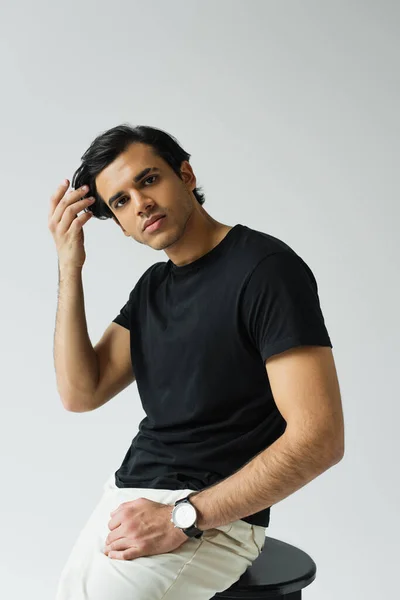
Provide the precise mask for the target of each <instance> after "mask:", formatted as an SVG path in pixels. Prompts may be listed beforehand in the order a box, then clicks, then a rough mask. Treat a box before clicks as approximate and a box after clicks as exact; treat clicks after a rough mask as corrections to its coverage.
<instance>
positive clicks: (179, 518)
mask: <svg viewBox="0 0 400 600" xmlns="http://www.w3.org/2000/svg"><path fill="white" fill-rule="evenodd" d="M174 520H175V524H176V525H177V526H178V527H180V528H181V529H187V527H191V526H192V525H194V523H195V521H196V510H195V508H194V506H192V505H191V504H189V503H188V502H182V503H181V504H178V506H176V507H175V509H174Z"/></svg>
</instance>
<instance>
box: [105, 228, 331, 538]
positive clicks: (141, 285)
mask: <svg viewBox="0 0 400 600" xmlns="http://www.w3.org/2000/svg"><path fill="white" fill-rule="evenodd" d="M114 322H115V323H118V324H119V325H122V326H123V327H126V328H127V329H129V330H130V332H131V358H132V366H133V371H134V373H135V376H136V382H137V387H138V392H139V396H140V399H141V402H142V405H143V409H144V411H145V413H146V417H145V418H144V419H143V420H142V421H141V423H140V425H139V431H138V433H137V435H136V436H135V438H134V439H133V440H132V443H131V446H130V447H129V449H128V451H127V453H126V455H125V458H124V459H123V462H122V464H121V466H120V468H119V469H118V470H117V471H116V473H115V483H116V486H117V487H120V488H123V487H143V488H163V489H184V488H190V489H194V490H202V489H204V488H206V487H209V486H211V485H213V484H215V483H217V482H219V481H221V480H222V479H225V478H227V477H228V476H229V475H232V474H233V473H234V472H236V471H238V470H239V469H240V468H241V467H242V466H244V465H245V464H246V463H247V462H249V461H250V460H251V459H252V458H253V457H254V456H255V455H256V454H259V453H260V452H261V451H262V450H264V449H265V448H267V447H268V446H270V445H271V444H272V443H273V442H274V441H275V440H276V439H278V438H279V437H280V436H281V435H282V433H283V432H284V431H285V428H286V421H285V420H284V418H283V417H282V415H281V414H280V412H279V410H278V408H277V406H276V404H275V402H274V398H273V395H272V392H271V388H270V385H269V380H268V375H267V371H266V368H265V360H266V359H267V358H268V357H269V356H272V355H273V354H277V353H279V352H283V351H284V350H287V349H289V348H293V347H295V346H300V345H317V346H330V347H331V348H332V347H333V346H332V344H331V340H330V338H329V335H328V332H327V329H326V327H325V322H324V318H323V315H322V312H321V307H320V302H319V298H318V289H317V283H316V280H315V278H314V275H313V273H312V272H311V270H310V268H309V267H308V266H307V264H306V263H305V262H304V261H303V260H302V259H301V258H300V256H299V255H297V254H296V253H295V252H294V251H293V250H292V249H291V248H290V247H289V246H288V245H287V244H285V243H284V242H283V241H281V240H279V239H278V238H275V237H273V236H271V235H269V234H266V233H263V232H260V231H256V230H254V229H251V228H249V227H247V226H244V225H240V224H238V225H235V226H234V227H233V228H232V229H230V230H229V231H228V233H227V234H226V236H225V237H224V238H223V240H222V241H221V242H220V243H219V244H217V246H215V247H214V248H213V249H212V250H211V251H209V252H208V253H207V254H205V255H203V256H201V257H200V258H199V259H197V260H195V261H193V262H191V263H189V264H187V265H183V266H180V267H179V266H176V265H175V264H174V263H173V262H172V261H171V260H168V261H167V262H158V263H155V264H153V265H152V266H151V267H150V268H149V269H147V270H146V271H145V273H144V274H143V275H142V276H141V277H140V279H139V280H138V282H137V283H136V285H135V287H134V289H133V290H132V291H131V293H130V295H129V299H128V301H127V302H126V304H125V305H124V306H123V307H122V308H121V311H120V313H119V315H118V316H117V317H116V318H115V319H114ZM269 517H270V507H268V508H266V509H264V510H262V511H260V512H257V513H255V514H253V515H248V516H246V517H244V518H243V520H244V521H247V522H248V523H252V524H255V525H262V526H263V527H267V526H268V524H269Z"/></svg>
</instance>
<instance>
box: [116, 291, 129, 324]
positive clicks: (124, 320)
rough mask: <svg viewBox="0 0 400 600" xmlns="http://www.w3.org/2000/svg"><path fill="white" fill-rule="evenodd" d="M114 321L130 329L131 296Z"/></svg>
mask: <svg viewBox="0 0 400 600" xmlns="http://www.w3.org/2000/svg"><path fill="white" fill-rule="evenodd" d="M113 323H117V324H118V325H122V327H125V328H126V329H130V297H129V300H128V301H127V302H126V303H125V304H124V306H123V307H122V308H121V310H120V311H119V314H118V315H117V316H116V317H115V319H113Z"/></svg>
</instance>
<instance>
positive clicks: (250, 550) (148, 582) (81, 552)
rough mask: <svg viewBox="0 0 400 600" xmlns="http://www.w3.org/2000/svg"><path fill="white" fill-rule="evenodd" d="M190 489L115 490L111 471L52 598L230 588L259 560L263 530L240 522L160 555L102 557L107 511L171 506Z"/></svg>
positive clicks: (163, 596)
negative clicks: (133, 503) (135, 503)
mask: <svg viewBox="0 0 400 600" xmlns="http://www.w3.org/2000/svg"><path fill="white" fill-rule="evenodd" d="M191 491H194V490H190V489H184V490H182V489H181V490H164V489H147V488H118V487H116V485H115V483H114V472H113V473H112V474H111V476H110V477H109V478H108V479H107V481H106V483H105V484H104V488H103V495H102V497H101V499H100V502H99V503H98V505H97V506H96V508H95V509H94V511H93V513H92V515H91V516H90V518H89V520H88V521H87V523H86V525H85V526H84V528H83V529H82V531H81V533H80V534H79V536H78V539H77V540H76V542H75V544H74V546H73V548H72V551H71V554H70V556H69V558H68V560H67V562H66V564H65V566H64V569H63V570H62V573H61V577H60V580H59V583H58V589H57V595H56V600H172V599H173V600H187V599H188V598H190V600H207V599H209V598H212V597H213V596H214V594H215V593H216V592H221V591H223V590H226V589H227V588H228V587H230V586H231V585H232V584H233V583H234V582H235V581H237V580H238V579H239V578H240V576H241V575H242V573H244V572H245V571H246V569H247V568H248V567H249V566H250V565H251V563H252V562H253V561H254V560H255V559H256V558H257V557H258V556H259V554H260V552H261V550H262V548H263V546H264V542H265V530H266V528H265V527H261V526H259V525H250V523H246V521H243V520H242V519H240V520H238V521H234V522H233V523H229V524H228V525H223V526H222V527H217V528H215V529H209V530H207V531H205V532H204V534H203V536H202V538H200V539H196V538H188V540H187V541H186V542H185V543H184V544H182V546H180V547H179V548H177V549H176V550H174V551H172V552H168V553H165V554H155V555H152V556H141V557H139V558H136V559H133V560H119V559H115V558H108V556H106V555H105V554H104V546H105V540H106V538H107V536H108V534H109V533H110V530H109V528H108V522H109V520H110V513H111V511H113V510H115V509H116V508H118V506H119V505H120V504H121V503H122V502H127V501H130V500H134V499H135V498H148V499H150V500H153V501H155V502H161V503H165V504H172V503H173V502H175V500H178V499H179V498H183V497H184V496H186V495H187V494H189V492H191Z"/></svg>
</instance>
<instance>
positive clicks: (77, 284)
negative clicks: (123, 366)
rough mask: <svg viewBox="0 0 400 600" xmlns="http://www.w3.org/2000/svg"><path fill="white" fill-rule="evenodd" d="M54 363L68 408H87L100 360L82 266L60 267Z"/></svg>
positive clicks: (63, 400)
mask: <svg viewBox="0 0 400 600" xmlns="http://www.w3.org/2000/svg"><path fill="white" fill-rule="evenodd" d="M54 365H55V370H56V378H57V388H58V391H59V394H60V396H61V399H62V402H63V404H64V406H65V407H66V408H67V409H68V410H77V411H79V410H84V409H85V407H86V404H87V402H88V400H89V399H90V397H91V396H92V395H93V393H94V391H95V390H96V386H97V381H98V364H97V358H96V353H95V351H94V349H93V346H92V343H91V341H90V339H89V335H88V331H87V323H86V315H85V308H84V296H83V284H82V270H81V269H79V268H73V269H69V268H60V267H59V296H58V306H57V316H56V327H55V334H54Z"/></svg>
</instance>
